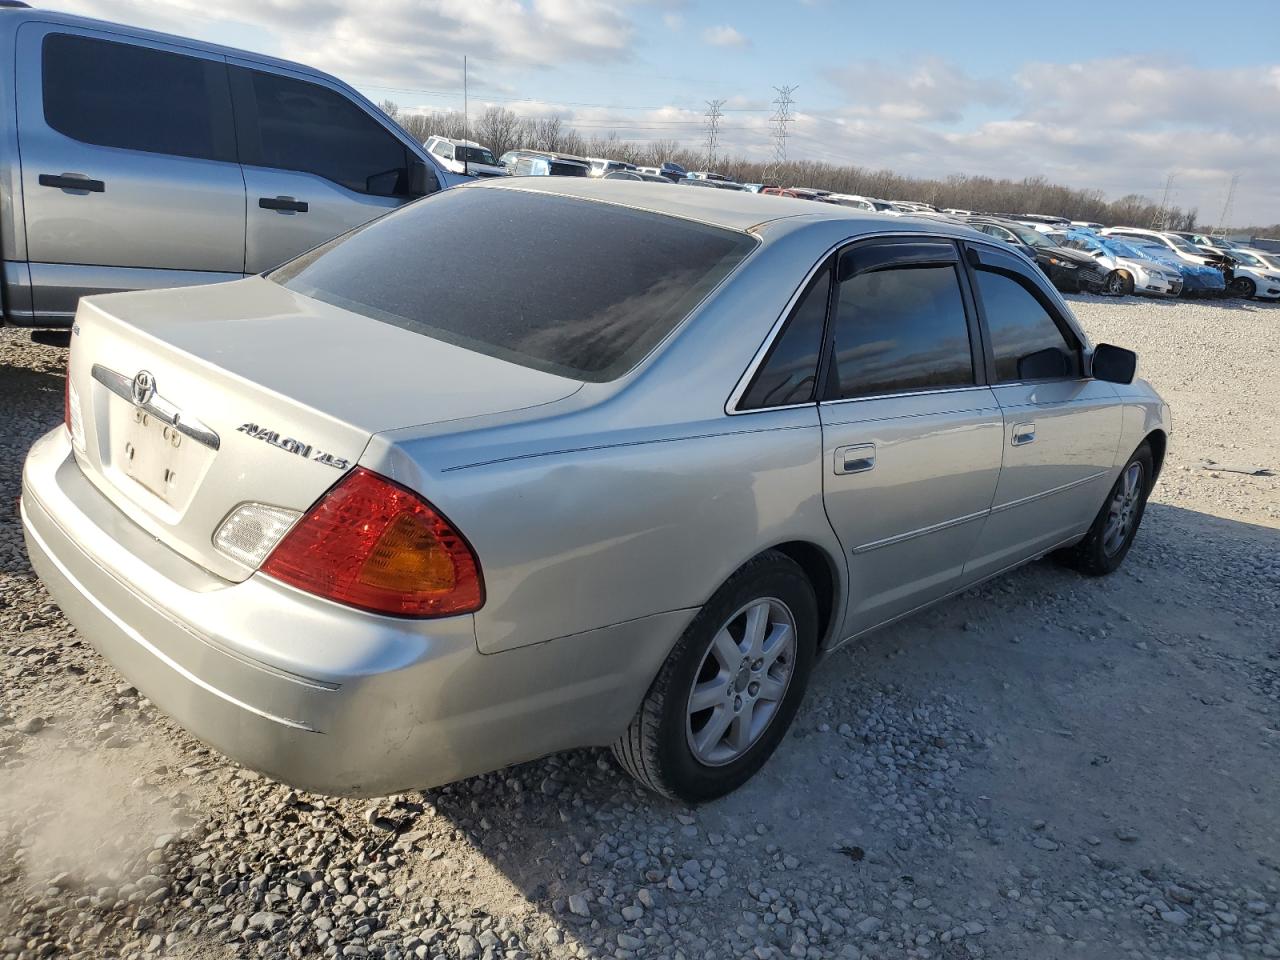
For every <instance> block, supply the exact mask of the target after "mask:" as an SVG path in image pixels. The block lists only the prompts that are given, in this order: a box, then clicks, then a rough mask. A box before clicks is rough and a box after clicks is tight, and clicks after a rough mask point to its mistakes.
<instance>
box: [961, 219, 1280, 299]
mask: <svg viewBox="0 0 1280 960" xmlns="http://www.w3.org/2000/svg"><path fill="white" fill-rule="evenodd" d="M964 220H965V222H967V223H969V224H970V225H972V226H973V227H975V228H976V229H978V230H981V231H982V232H983V233H987V234H990V235H991V236H995V237H998V238H999V239H1001V240H1004V241H1006V242H1008V243H1010V244H1012V245H1014V246H1017V247H1019V248H1020V249H1022V251H1023V253H1025V254H1027V255H1028V256H1030V257H1031V258H1032V259H1034V260H1035V261H1036V263H1037V264H1038V265H1039V266H1040V268H1041V269H1042V270H1043V271H1044V272H1045V274H1046V275H1047V276H1048V277H1049V279H1050V280H1051V281H1052V282H1053V283H1054V285H1055V286H1057V287H1058V288H1059V289H1062V290H1071V291H1087V292H1094V293H1106V294H1111V295H1113V296H1127V295H1130V294H1139V295H1142V296H1152V297H1223V296H1234V297H1245V298H1249V299H1259V300H1277V299H1280V255H1277V254H1275V253H1273V252H1270V251H1267V250H1258V249H1252V248H1249V247H1246V246H1243V245H1241V244H1237V243H1235V242H1233V241H1231V240H1227V239H1226V238H1224V237H1212V236H1209V235H1207V234H1199V233H1194V232H1189V231H1188V232H1183V231H1172V230H1166V231H1162V230H1149V229H1145V228H1142V227H1124V226H1120V227H1101V226H1100V225H1099V224H1088V225H1085V224H1079V223H1071V222H1069V221H1063V222H1062V223H1048V222H1045V221H1044V220H1043V219H1036V220H1030V221H1029V220H1019V219H1017V218H1008V217H993V216H970V217H965V218H964Z"/></svg>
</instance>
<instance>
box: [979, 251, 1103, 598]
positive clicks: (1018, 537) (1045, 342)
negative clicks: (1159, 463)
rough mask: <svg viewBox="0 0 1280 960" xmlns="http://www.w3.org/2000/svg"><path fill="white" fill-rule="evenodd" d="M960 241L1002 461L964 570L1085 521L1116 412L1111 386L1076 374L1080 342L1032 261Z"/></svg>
mask: <svg viewBox="0 0 1280 960" xmlns="http://www.w3.org/2000/svg"><path fill="white" fill-rule="evenodd" d="M970 250H971V251H972V254H971V257H972V260H971V264H972V277H973V286H974V291H975V296H976V298H977V301H978V304H979V307H980V311H981V313H982V317H983V331H984V339H985V341H986V342H987V344H988V345H989V349H988V356H987V361H988V363H989V365H990V367H991V370H992V376H991V380H992V385H991V389H992V391H993V392H994V394H995V397H996V399H997V401H998V402H999V404H1000V409H1001V411H1002V413H1003V418H1004V437H1003V444H1002V445H1003V449H1004V467H1003V469H1002V470H1001V472H1000V483H999V486H998V487H997V489H996V495H995V500H994V501H993V502H992V505H991V516H990V518H989V519H988V520H987V523H986V526H985V528H984V529H983V532H982V538H981V540H980V541H979V543H978V545H977V548H976V550H975V553H974V557H973V559H972V560H971V561H970V563H969V565H968V566H967V567H966V568H965V579H966V580H972V579H978V578H981V577H983V576H986V575H988V574H990V573H994V572H995V571H997V570H999V569H1001V568H1002V567H1005V566H1008V565H1010V564H1012V563H1016V562H1018V561H1019V560H1023V559H1026V558H1027V557H1031V556H1035V555H1036V554H1039V553H1043V552H1045V551H1046V550H1049V549H1051V548H1053V547H1055V546H1058V545H1059V544H1061V543H1062V542H1063V541H1064V540H1067V539H1070V538H1071V537H1072V536H1075V535H1076V534H1079V533H1083V532H1084V531H1085V530H1086V529H1087V528H1088V526H1089V524H1090V523H1091V522H1092V520H1093V517H1094V515H1095V514H1096V513H1097V511H1098V509H1099V507H1101V505H1102V501H1103V497H1104V495H1105V493H1106V490H1107V486H1108V484H1109V483H1110V477H1111V471H1112V465H1113V463H1114V462H1115V458H1116V448H1117V445H1118V444H1119V441H1120V420H1121V406H1120V404H1119V403H1118V402H1117V398H1116V391H1115V389H1114V388H1113V387H1112V386H1111V385H1110V384H1108V383H1103V382H1102V381H1100V380H1093V379H1090V378H1087V377H1085V376H1084V372H1083V370H1084V362H1083V361H1084V358H1083V348H1084V344H1083V343H1082V342H1081V341H1080V338H1079V337H1078V336H1077V335H1076V333H1075V331H1074V330H1073V329H1072V326H1071V324H1070V323H1069V322H1068V321H1067V319H1066V317H1065V316H1064V315H1063V313H1062V310H1061V308H1060V306H1059V305H1058V301H1057V298H1056V297H1054V296H1053V295H1052V294H1051V293H1050V292H1049V290H1048V289H1047V288H1046V286H1045V284H1044V283H1043V281H1042V280H1041V279H1040V278H1039V277H1037V276H1036V275H1035V274H1034V273H1033V272H1032V268H1031V267H1029V266H1027V265H1026V264H1025V263H1023V262H1022V261H1021V260H1020V259H1018V258H1017V257H1014V256H1011V255H1010V254H1008V253H1006V252H1004V251H1003V250H996V249H993V248H991V247H988V246H986V245H983V244H973V245H971V247H970Z"/></svg>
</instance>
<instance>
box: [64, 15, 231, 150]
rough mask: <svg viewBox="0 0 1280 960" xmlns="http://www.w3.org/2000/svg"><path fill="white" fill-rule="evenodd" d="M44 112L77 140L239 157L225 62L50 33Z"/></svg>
mask: <svg viewBox="0 0 1280 960" xmlns="http://www.w3.org/2000/svg"><path fill="white" fill-rule="evenodd" d="M41 59H42V61H43V67H42V73H43V94H44V118H45V122H46V123H48V124H49V126H50V127H52V128H53V129H54V130H56V131H58V132H59V133H61V134H64V135H65V136H68V137H71V138H72V139H73V140H79V141H81V142H82V143H91V144H95V145H97V146H101V147H120V148H122V149H125V150H142V151H144V152H146V153H166V154H171V155H173V156H178V157H196V158H199V159H204V160H224V161H228V162H231V163H234V162H235V160H236V154H235V133H234V130H233V127H232V121H231V95H230V91H229V89H228V86H227V68H226V65H225V64H224V63H222V62H220V61H214V60H202V59H200V58H199V57H187V56H182V55H181V54H176V53H168V52H166V51H164V50H157V49H155V48H154V47H145V46H138V45H136V44H132V43H116V42H113V41H110V40H98V39H95V38H93V37H85V36H80V35H77V34H70V33H51V34H49V35H48V36H46V37H45V38H44V46H43V48H42V51H41Z"/></svg>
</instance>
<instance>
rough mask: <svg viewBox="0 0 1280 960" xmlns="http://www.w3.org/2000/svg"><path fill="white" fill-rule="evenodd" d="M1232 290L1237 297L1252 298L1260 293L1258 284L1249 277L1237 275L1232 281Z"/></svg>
mask: <svg viewBox="0 0 1280 960" xmlns="http://www.w3.org/2000/svg"><path fill="white" fill-rule="evenodd" d="M1231 292H1232V293H1233V294H1235V295H1236V296H1237V297H1244V298H1245V299H1246V300H1252V299H1253V298H1254V297H1255V296H1257V294H1258V285H1257V284H1256V283H1254V282H1253V281H1252V280H1250V279H1249V278H1248V277H1236V278H1235V279H1234V280H1232V281H1231Z"/></svg>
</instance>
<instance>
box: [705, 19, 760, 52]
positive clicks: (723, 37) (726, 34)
mask: <svg viewBox="0 0 1280 960" xmlns="http://www.w3.org/2000/svg"><path fill="white" fill-rule="evenodd" d="M702 39H703V40H705V41H706V42H707V43H709V44H711V45H712V46H713V47H739V48H743V47H749V46H751V41H750V40H748V39H747V38H746V37H744V36H743V35H742V34H741V33H739V32H738V31H737V30H735V29H734V28H733V27H731V26H729V25H728V24H721V25H720V26H718V27H708V28H707V29H706V30H704V31H702Z"/></svg>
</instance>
